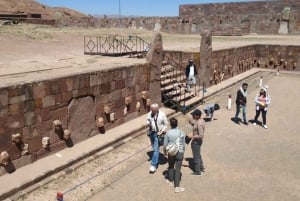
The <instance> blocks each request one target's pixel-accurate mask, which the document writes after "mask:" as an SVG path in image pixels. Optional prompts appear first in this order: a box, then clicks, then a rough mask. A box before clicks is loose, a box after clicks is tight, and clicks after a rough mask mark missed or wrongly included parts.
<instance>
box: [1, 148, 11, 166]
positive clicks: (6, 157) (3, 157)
mask: <svg viewBox="0 0 300 201" xmlns="http://www.w3.org/2000/svg"><path fill="white" fill-rule="evenodd" d="M9 160H10V159H9V154H8V153H7V152H6V151H3V152H1V154H0V163H1V164H2V165H7V163H9Z"/></svg>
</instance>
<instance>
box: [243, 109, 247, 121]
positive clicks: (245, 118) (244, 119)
mask: <svg viewBox="0 0 300 201" xmlns="http://www.w3.org/2000/svg"><path fill="white" fill-rule="evenodd" d="M246 109H247V107H246V105H243V106H242V110H243V121H244V123H245V124H247V117H246V115H247V113H246V112H247V111H246Z"/></svg>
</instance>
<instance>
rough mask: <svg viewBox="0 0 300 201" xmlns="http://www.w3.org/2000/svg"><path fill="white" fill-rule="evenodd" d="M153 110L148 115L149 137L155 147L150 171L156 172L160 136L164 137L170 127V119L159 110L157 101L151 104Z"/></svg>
mask: <svg viewBox="0 0 300 201" xmlns="http://www.w3.org/2000/svg"><path fill="white" fill-rule="evenodd" d="M150 109H151V111H150V112H149V113H148V115H147V125H148V127H149V134H148V137H149V138H150V141H151V145H152V148H153V155H152V159H151V166H150V169H149V171H150V173H154V172H155V171H156V169H157V166H158V161H159V146H160V145H159V137H162V136H163V135H164V134H165V133H166V131H167V127H168V119H167V116H166V114H165V113H164V112H163V111H161V110H159V106H158V104H157V103H154V104H152V105H151V106H150Z"/></svg>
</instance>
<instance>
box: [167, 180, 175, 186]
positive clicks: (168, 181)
mask: <svg viewBox="0 0 300 201" xmlns="http://www.w3.org/2000/svg"><path fill="white" fill-rule="evenodd" d="M166 183H167V184H168V185H169V186H174V184H173V182H171V181H170V180H169V179H166Z"/></svg>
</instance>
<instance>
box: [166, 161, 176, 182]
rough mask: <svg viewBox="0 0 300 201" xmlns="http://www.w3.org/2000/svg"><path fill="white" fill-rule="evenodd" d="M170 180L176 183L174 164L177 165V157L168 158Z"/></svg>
mask: <svg viewBox="0 0 300 201" xmlns="http://www.w3.org/2000/svg"><path fill="white" fill-rule="evenodd" d="M168 164H169V167H168V179H169V181H170V182H173V181H174V164H175V157H168Z"/></svg>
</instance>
